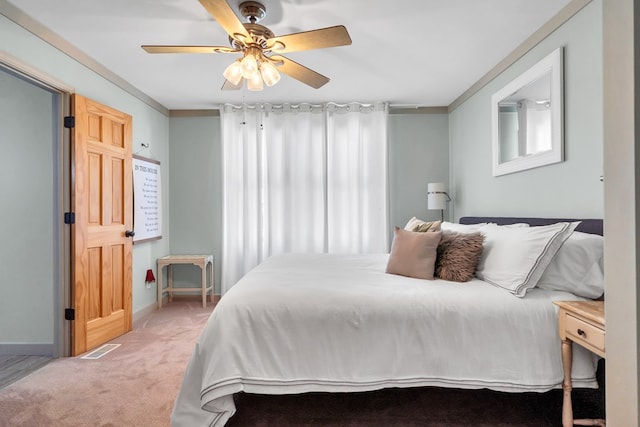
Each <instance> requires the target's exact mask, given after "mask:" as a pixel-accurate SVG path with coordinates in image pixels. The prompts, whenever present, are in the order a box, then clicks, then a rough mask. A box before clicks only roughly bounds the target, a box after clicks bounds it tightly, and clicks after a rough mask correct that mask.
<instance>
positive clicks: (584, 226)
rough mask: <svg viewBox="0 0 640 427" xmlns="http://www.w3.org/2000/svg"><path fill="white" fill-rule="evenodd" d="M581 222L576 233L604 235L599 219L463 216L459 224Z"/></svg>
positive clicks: (533, 224)
mask: <svg viewBox="0 0 640 427" xmlns="http://www.w3.org/2000/svg"><path fill="white" fill-rule="evenodd" d="M573 221H582V222H581V223H580V225H578V227H577V228H576V231H581V232H583V233H589V234H599V235H601V236H602V235H603V234H604V227H603V221H602V220H601V219H571V218H518V217H494V216H463V217H462V218H460V224H477V223H480V222H494V223H496V224H498V225H508V224H515V223H518V222H524V223H527V224H529V225H532V226H536V225H549V224H555V223H556V222H573Z"/></svg>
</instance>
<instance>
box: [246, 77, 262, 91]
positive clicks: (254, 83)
mask: <svg viewBox="0 0 640 427" xmlns="http://www.w3.org/2000/svg"><path fill="white" fill-rule="evenodd" d="M262 88H263V86H262V76H261V75H260V73H255V74H254V75H253V77H251V78H250V79H248V80H247V89H249V90H253V91H260V90H262Z"/></svg>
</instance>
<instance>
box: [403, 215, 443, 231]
mask: <svg viewBox="0 0 640 427" xmlns="http://www.w3.org/2000/svg"><path fill="white" fill-rule="evenodd" d="M440 224H441V221H429V222H427V221H423V220H421V219H419V218H416V217H415V216H414V217H413V218H411V219H410V220H409V221H408V222H407V225H405V226H404V229H405V230H408V231H417V232H420V233H424V232H426V231H440Z"/></svg>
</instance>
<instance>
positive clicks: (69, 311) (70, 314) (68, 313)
mask: <svg viewBox="0 0 640 427" xmlns="http://www.w3.org/2000/svg"><path fill="white" fill-rule="evenodd" d="M64 320H76V310H75V309H74V308H65V309H64Z"/></svg>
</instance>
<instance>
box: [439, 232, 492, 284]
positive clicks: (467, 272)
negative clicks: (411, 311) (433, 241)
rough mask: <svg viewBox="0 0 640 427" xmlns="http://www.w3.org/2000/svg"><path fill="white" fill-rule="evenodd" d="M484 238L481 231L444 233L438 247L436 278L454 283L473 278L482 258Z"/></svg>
mask: <svg viewBox="0 0 640 427" xmlns="http://www.w3.org/2000/svg"><path fill="white" fill-rule="evenodd" d="M483 242H484V236H483V235H482V233H480V232H479V231H476V232H473V233H456V232H453V231H443V232H442V239H441V240H440V244H439V245H438V257H437V259H436V267H435V276H436V277H439V278H440V279H444V280H449V281H452V282H468V281H469V280H471V279H472V278H473V276H474V275H475V273H476V268H477V267H478V262H479V261H480V257H481V256H482V243H483Z"/></svg>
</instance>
